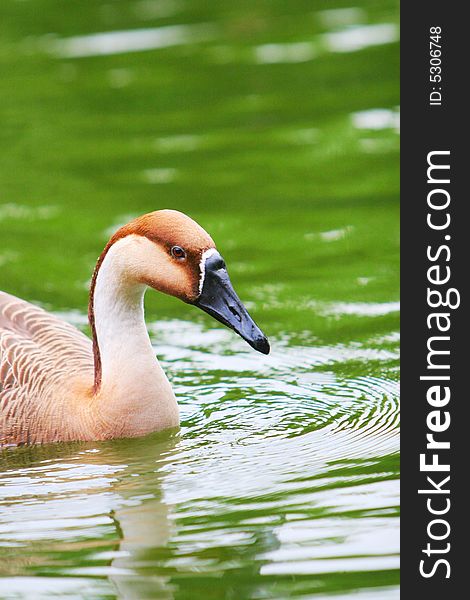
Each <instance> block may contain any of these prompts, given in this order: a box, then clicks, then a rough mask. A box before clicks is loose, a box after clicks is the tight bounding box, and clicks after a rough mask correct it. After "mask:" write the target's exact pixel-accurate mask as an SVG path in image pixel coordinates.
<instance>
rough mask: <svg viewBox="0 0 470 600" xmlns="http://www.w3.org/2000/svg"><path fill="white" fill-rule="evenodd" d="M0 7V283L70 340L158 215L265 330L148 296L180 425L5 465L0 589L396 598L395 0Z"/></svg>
mask: <svg viewBox="0 0 470 600" xmlns="http://www.w3.org/2000/svg"><path fill="white" fill-rule="evenodd" d="M66 4H67V5H66V6H65V4H64V2H61V1H60V0H28V1H24V2H19V1H17V0H3V2H2V7H1V9H0V11H1V16H2V18H1V19H0V31H1V35H0V40H1V41H0V61H1V70H2V81H1V83H0V86H2V90H1V93H2V106H1V108H0V111H1V115H2V117H1V119H2V121H1V122H2V128H1V131H0V137H1V139H2V147H3V148H4V149H5V150H4V152H3V154H2V161H1V163H0V288H1V289H4V290H6V291H9V292H11V293H14V294H16V295H18V296H21V297H23V298H25V299H28V300H30V301H32V302H36V303H39V304H40V305H42V306H44V307H46V308H47V309H48V310H51V311H53V312H55V313H57V314H59V315H61V316H62V317H63V318H65V319H67V320H68V321H70V322H72V323H74V324H76V325H77V326H78V327H80V328H83V329H84V330H85V331H86V304H87V286H88V281H89V278H90V274H91V270H92V268H93V265H94V262H95V260H96V257H97V256H98V254H99V253H100V251H101V249H102V247H103V245H104V244H105V242H106V239H107V237H108V236H109V235H110V234H111V233H112V231H114V229H115V228H116V227H117V226H119V225H121V224H122V223H124V222H126V221H127V220H128V219H130V218H132V217H133V216H136V215H138V214H141V213H144V212H148V211H150V210H155V209H158V208H176V209H179V210H182V211H185V212H187V213H188V214H190V215H191V216H192V217H194V218H195V219H197V220H198V221H199V222H200V223H201V224H202V225H203V226H204V227H205V228H206V229H207V230H208V231H210V233H211V234H212V236H213V237H214V239H215V240H216V242H217V244H218V247H219V250H220V251H221V253H222V254H223V255H224V257H225V259H226V261H227V264H228V267H229V271H230V273H231V277H232V281H233V283H234V286H235V287H236V289H237V291H238V293H239V295H240V297H241V298H242V299H243V300H244V301H245V303H246V305H247V307H248V308H249V310H250V311H251V312H252V314H253V315H254V317H255V319H256V320H257V322H258V323H259V324H260V325H261V327H262V328H263V330H265V332H266V333H267V334H268V336H269V337H270V340H271V344H272V353H271V354H270V355H269V356H262V355H259V354H256V353H254V352H253V351H252V350H251V349H250V348H249V347H248V346H247V345H246V344H245V343H244V342H243V341H242V340H240V339H239V338H237V337H235V335H234V334H233V333H232V332H230V331H227V330H224V329H223V328H222V326H219V324H217V323H215V322H214V321H211V320H210V318H209V317H208V316H207V315H204V314H202V313H199V312H198V311H197V310H196V309H195V308H193V307H190V306H187V305H184V304H182V303H179V302H178V301H176V300H175V299H172V298H168V297H164V296H162V295H157V294H155V293H149V294H148V298H147V301H146V307H147V309H146V310H147V319H148V325H149V330H150V333H151V337H152V341H153V343H154V345H155V350H156V353H157V354H158V356H159V358H160V360H161V362H162V364H163V366H164V368H165V370H166V371H167V373H168V375H169V377H170V379H171V381H172V383H173V386H174V388H175V391H176V393H177V395H178V397H179V400H180V405H181V413H182V427H181V430H180V431H179V432H171V433H163V434H155V435H152V436H149V437H147V438H144V439H139V440H120V441H113V442H107V443H86V444H83V443H82V444H57V445H48V446H43V447H36V448H12V449H8V450H4V451H3V452H2V453H1V454H0V471H1V474H0V575H1V579H0V597H1V598H5V599H7V598H8V599H10V598H12V599H13V598H49V597H51V596H52V597H54V596H58V597H64V598H80V599H82V598H83V599H89V598H136V599H140V600H144V599H147V598H148V599H151V598H156V599H159V598H161V599H175V600H176V599H191V600H199V599H200V600H208V599H210V598H214V599H216V598H217V599H218V598H226V599H233V600H244V599H267V598H269V599H276V600H282V599H287V598H303V599H307V598H315V600H318V599H321V598H330V597H333V598H347V599H349V598H351V599H352V598H354V599H361V600H362V599H364V600H369V599H370V600H377V599H379V600H382V599H384V600H389V599H392V598H393V599H395V598H398V566H399V565H398V551H399V547H398V513H399V505H398V472H399V465H398V449H399V445H398V379H399V374H398V343H399V336H398V328H399V323H398V129H399V107H398V46H397V41H398V25H397V19H398V14H397V5H396V3H395V2H389V1H384V2H380V3H377V2H373V1H365V0H364V1H362V2H359V3H356V4H355V5H353V6H352V5H350V4H349V5H348V4H345V3H344V2H341V1H339V0H338V1H337V0H335V1H331V0H330V1H328V2H327V1H326V0H325V1H317V2H310V1H306V0H305V1H303V0H294V1H292V2H291V1H289V2H287V1H280V0H275V1H270V2H264V1H262V0H255V1H253V0H251V1H250V2H248V1H246V2H245V1H243V2H239V3H233V2H228V1H225V0H223V1H221V2H214V3H207V2H203V1H202V0H133V1H131V0H119V1H114V2H109V1H106V2H101V1H100V0H82V1H80V2H73V3H66Z"/></svg>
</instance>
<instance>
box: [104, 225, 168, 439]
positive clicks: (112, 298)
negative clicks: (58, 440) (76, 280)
mask: <svg viewBox="0 0 470 600" xmlns="http://www.w3.org/2000/svg"><path fill="white" fill-rule="evenodd" d="M133 237H134V236H131V239H129V238H123V239H121V240H119V241H117V242H116V243H114V244H113V245H112V246H111V248H110V249H109V250H108V252H107V253H106V256H105V258H104V260H103V262H102V264H101V266H100V268H99V271H98V275H97V278H96V283H95V290H94V297H93V312H94V324H95V335H96V341H97V345H98V349H99V356H100V360H101V385H100V388H99V391H98V392H97V399H98V400H99V402H100V404H101V412H102V413H103V418H105V419H110V420H117V422H120V423H121V424H122V426H126V427H129V428H130V429H131V430H132V432H133V434H135V433H134V432H136V429H138V430H139V432H140V433H145V432H147V431H154V430H156V429H162V428H164V427H169V426H177V425H178V406H177V403H176V399H175V396H174V394H173V391H172V389H171V386H170V383H169V382H168V379H167V377H166V375H165V373H164V372H163V370H162V368H161V367H160V364H159V363H158V360H157V359H156V357H155V352H154V350H153V348H152V345H151V343H150V339H149V336H148V333H147V328H146V326H145V319H144V293H145V290H146V286H145V285H143V284H141V283H137V282H136V281H135V280H133V279H132V278H131V277H130V276H129V264H130V261H132V254H133V252H134V250H135V248H136V247H137V249H138V244H135V243H133V242H134V240H133V239H132V238H133ZM124 433H125V432H124Z"/></svg>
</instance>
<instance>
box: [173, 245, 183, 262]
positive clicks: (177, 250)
mask: <svg viewBox="0 0 470 600" xmlns="http://www.w3.org/2000/svg"><path fill="white" fill-rule="evenodd" d="M170 252H171V256H172V257H173V258H176V259H177V260H183V258H186V252H185V251H184V250H183V248H181V247H180V246H172V248H171V250H170Z"/></svg>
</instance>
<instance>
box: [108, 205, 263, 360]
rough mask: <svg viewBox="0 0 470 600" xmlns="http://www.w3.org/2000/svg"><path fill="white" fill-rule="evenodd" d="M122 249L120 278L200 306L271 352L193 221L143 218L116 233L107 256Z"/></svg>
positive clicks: (179, 216)
mask: <svg viewBox="0 0 470 600" xmlns="http://www.w3.org/2000/svg"><path fill="white" fill-rule="evenodd" d="M118 245H119V246H121V251H120V252H119V257H120V277H121V278H122V279H124V280H127V281H128V283H130V284H142V285H144V286H148V287H151V288H153V289H155V290H157V291H159V292H163V293H165V294H169V295H171V296H175V297H176V298H179V299H180V300H183V301H184V302H186V303H188V304H192V305H194V306H197V307H198V308H200V309H202V310H203V311H205V312H206V313H208V314H209V315H211V316H212V317H213V318H214V319H216V320H217V321H219V322H221V323H223V324H224V325H226V326H227V327H229V328H230V329H233V331H235V332H236V333H237V334H238V335H240V336H241V337H242V338H243V339H244V340H245V341H246V342H248V344H249V345H250V346H251V347H252V348H254V349H255V350H258V351H259V352H262V353H263V354H268V353H269V350H270V347H269V342H268V340H267V338H266V336H265V335H264V334H263V332H262V331H261V330H260V328H259V327H258V326H257V325H256V323H255V322H254V320H253V319H252V318H251V316H250V315H249V313H248V311H247V310H246V308H245V307H244V305H243V303H242V302H241V300H240V298H239V297H238V295H237V294H236V292H235V290H234V289H233V286H232V283H231V281H230V277H229V275H228V272H227V268H226V265H225V261H224V259H223V258H222V256H221V255H220V253H219V252H218V251H217V248H216V246H215V243H214V241H213V240H212V238H211V237H210V235H209V234H208V233H207V232H206V231H205V230H204V229H203V228H202V227H201V226H200V225H199V224H198V223H196V222H195V221H194V220H193V219H191V218H190V217H188V216H187V215H185V214H183V213H181V212H178V211H175V210H158V211H155V212H152V213H149V214H146V215H143V216H141V217H138V218H137V219H134V220H133V221H131V222H130V223H128V224H127V225H125V226H124V227H121V229H119V230H118V231H117V232H116V233H115V234H114V236H113V237H112V238H111V240H110V241H109V243H108V246H107V248H106V249H105V252H104V253H103V256H105V255H106V254H107V250H109V249H110V248H112V247H113V246H118ZM98 268H99V265H98Z"/></svg>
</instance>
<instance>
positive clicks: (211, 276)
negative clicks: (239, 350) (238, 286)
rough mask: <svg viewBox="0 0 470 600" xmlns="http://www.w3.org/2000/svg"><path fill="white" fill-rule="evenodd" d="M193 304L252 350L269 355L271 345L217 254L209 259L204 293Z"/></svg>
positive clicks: (222, 260)
mask: <svg viewBox="0 0 470 600" xmlns="http://www.w3.org/2000/svg"><path fill="white" fill-rule="evenodd" d="M194 304H195V306H198V307H199V308H202V310H204V311H205V312H206V313H209V314H210V315H211V316H212V317H214V319H217V321H220V322H221V323H223V324H224V325H227V327H230V329H233V330H234V331H235V332H236V333H238V335H240V336H241V337H242V338H243V339H244V340H246V341H247V342H248V343H249V344H250V346H251V347H252V348H254V349H255V350H258V352H262V353H263V354H269V349H270V348H269V342H268V340H267V338H266V336H265V335H264V333H263V332H262V331H261V329H260V328H259V327H258V326H257V325H256V323H255V322H254V321H253V319H252V318H251V317H250V315H249V314H248V311H247V310H246V308H245V307H244V306H243V304H242V303H241V300H240V298H239V297H238V296H237V294H236V293H235V290H234V289H233V287H232V283H231V281H230V277H229V276H228V273H227V269H226V268H225V262H224V259H223V258H222V257H221V256H220V254H219V253H218V252H214V254H211V255H210V256H208V257H207V259H206V262H205V274H204V282H203V286H202V291H201V294H200V296H199V298H198V299H197V300H196V301H195V302H194Z"/></svg>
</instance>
